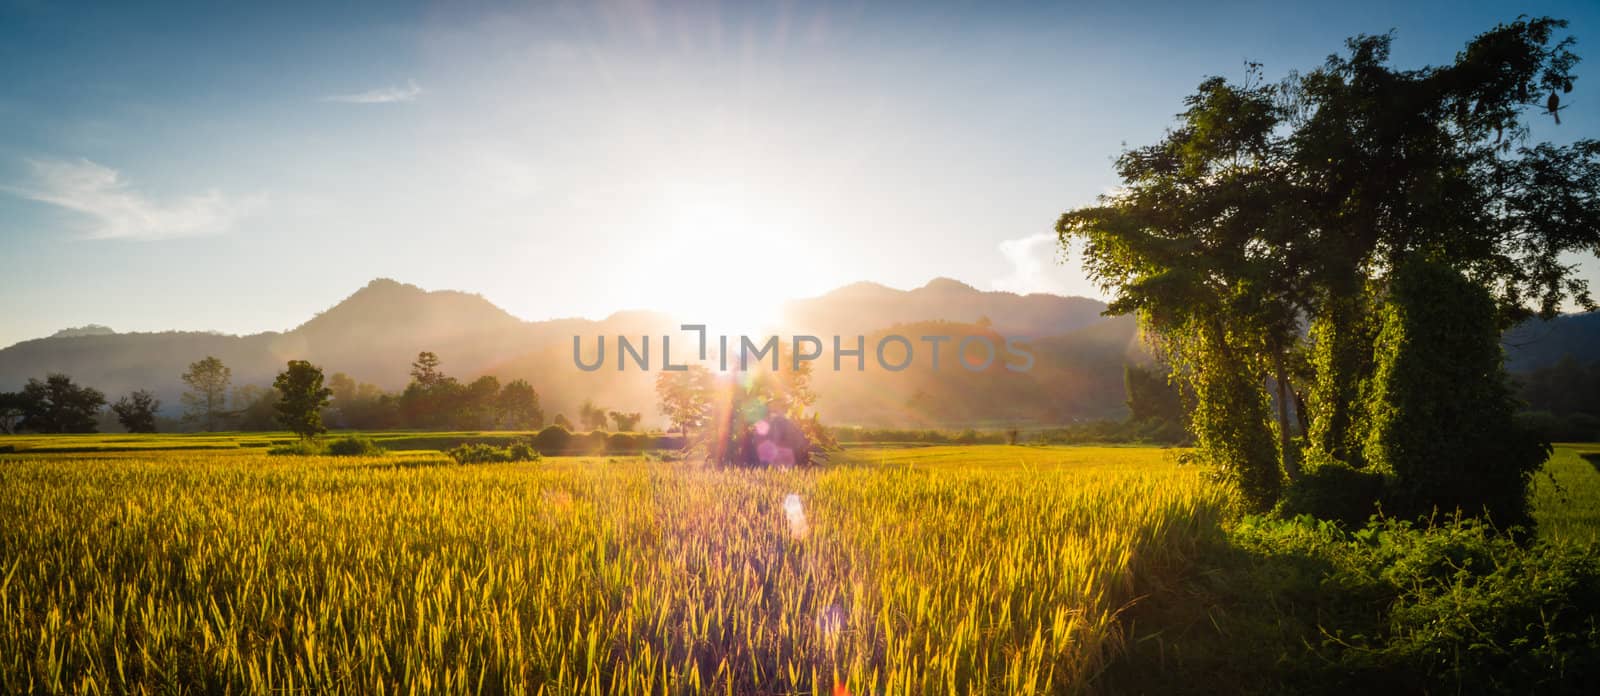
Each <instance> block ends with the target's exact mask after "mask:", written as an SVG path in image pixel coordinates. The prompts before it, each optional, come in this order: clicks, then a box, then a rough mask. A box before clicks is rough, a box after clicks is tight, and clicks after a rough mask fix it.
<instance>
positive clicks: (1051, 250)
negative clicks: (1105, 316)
mask: <svg viewBox="0 0 1600 696" xmlns="http://www.w3.org/2000/svg"><path fill="white" fill-rule="evenodd" d="M1000 255H1001V256H1004V257H1005V259H1006V261H1007V262H1008V263H1010V264H1011V272H1010V273H1008V274H1006V275H1005V276H1004V277H1001V278H996V279H994V281H993V282H992V283H990V284H991V285H992V286H993V287H994V289H996V290H1004V291H1006V292H1014V293H1018V294H1023V295H1026V294H1028V293H1034V292H1044V293H1050V294H1053V295H1067V296H1073V295H1077V296H1081V297H1100V296H1102V295H1103V293H1101V292H1100V290H1099V288H1096V287H1095V286H1094V284H1093V283H1091V282H1089V280H1088V279H1087V278H1085V277H1084V275H1083V273H1082V272H1080V271H1079V270H1078V269H1077V268H1076V267H1074V266H1072V265H1067V264H1063V263H1062V262H1063V261H1065V260H1066V259H1065V258H1063V257H1064V255H1063V254H1062V253H1061V247H1060V245H1059V243H1058V242H1057V240H1056V236H1055V235H1054V234H1051V233H1049V232H1041V233H1039V234H1034V235H1029V236H1027V237H1021V238H1018V239H1007V240H1004V241H1002V242H1000Z"/></svg>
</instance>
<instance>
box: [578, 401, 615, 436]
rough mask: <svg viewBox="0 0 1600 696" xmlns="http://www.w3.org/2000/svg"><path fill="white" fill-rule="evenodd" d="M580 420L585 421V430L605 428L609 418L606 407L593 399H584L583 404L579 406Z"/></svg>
mask: <svg viewBox="0 0 1600 696" xmlns="http://www.w3.org/2000/svg"><path fill="white" fill-rule="evenodd" d="M578 420H580V421H583V427H584V429H585V430H605V429H606V421H607V420H609V418H607V415H606V409H605V408H603V407H600V406H596V405H594V402H593V401H590V400H588V399H584V401H583V405H582V406H579V407H578Z"/></svg>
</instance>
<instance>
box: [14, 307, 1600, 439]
mask: <svg viewBox="0 0 1600 696" xmlns="http://www.w3.org/2000/svg"><path fill="white" fill-rule="evenodd" d="M1104 309H1105V305H1104V304H1102V303H1100V302H1097V301H1095V300H1090V299H1085V298H1078V297H1059V296H1055V295H1042V294H1033V295H1017V294H1013V293H1006V292H985V291H980V290H977V289H975V288H973V287H971V286H968V285H966V284H963V283H960V282H957V281H954V280H949V279H945V278H940V279H936V280H934V281H933V282H930V283H928V284H927V285H925V286H923V287H920V288H916V289H914V290H895V289H892V288H888V287H884V286H882V285H877V284H873V283H856V284H854V285H849V286H845V287H842V288H839V289H838V290H835V291H833V292H830V293H827V294H824V295H821V296H819V297H814V298H809V299H801V300H794V301H791V302H788V303H786V305H785V307H784V315H785V319H786V322H785V324H786V326H784V327H783V328H782V329H781V331H782V332H783V335H784V336H785V337H787V336H792V335H794V334H812V335H817V336H821V337H824V340H825V341H829V342H830V344H831V337H832V336H834V335H839V336H844V337H850V336H855V335H858V334H859V335H863V336H866V337H867V339H866V345H867V350H868V355H867V362H868V364H867V369H866V370H863V371H861V372H856V371H854V370H853V369H846V370H845V371H842V372H833V371H832V360H831V345H830V346H829V349H830V350H829V351H828V352H827V353H825V355H824V358H823V359H822V360H820V361H819V362H817V363H815V368H816V369H815V373H816V377H815V379H814V383H815V387H816V390H817V392H818V394H819V396H820V401H819V403H818V407H819V409H820V411H821V412H822V414H823V417H824V419H825V420H828V421H830V422H833V423H838V424H859V425H878V426H908V427H921V426H927V427H954V426H961V425H964V424H990V425H998V424H1006V423H1017V424H1026V423H1044V424H1054V423H1064V422H1070V421H1073V420H1079V419H1085V418H1101V417H1118V416H1120V415H1121V414H1122V413H1123V409H1124V407H1123V403H1122V402H1123V399H1124V396H1123V389H1122V366H1123V364H1125V363H1128V362H1139V361H1145V360H1149V355H1148V353H1147V352H1146V350H1145V349H1144V348H1143V347H1142V345H1141V343H1140V342H1139V341H1138V340H1137V330H1136V326H1135V323H1134V321H1133V320H1132V318H1130V317H1113V318H1106V317H1103V316H1101V315H1100V312H1102V311H1103V310H1104ZM677 324H678V322H677V321H675V320H673V319H672V318H670V317H668V316H666V315H663V314H657V313H652V312H619V313H617V314H614V315H612V316H610V317H607V318H606V319H603V320H598V321H595V320H588V319H556V320H550V321H532V322H530V321H523V320H521V319H519V318H517V317H515V316H512V315H511V314H509V313H507V312H505V311H504V310H502V309H500V308H499V307H496V306H495V305H494V304H493V303H491V302H489V301H488V300H486V299H484V298H483V297H480V296H478V295H473V294H468V293H462V292H454V291H432V292H430V291H426V290H423V289H421V288H418V287H416V286H414V285H408V284H405V283H400V282H396V281H394V280H388V279H379V280H374V281H372V282H371V283H369V284H368V285H367V286H366V287H363V288H361V289H360V290H357V291H356V292H355V293H353V294H351V295H350V296H349V297H347V298H345V299H344V300H343V301H341V302H339V303H337V304H335V305H334V306H333V307H331V308H329V309H328V310H327V311H325V312H322V313H320V314H318V315H317V316H315V317H313V318H311V319H310V320H308V321H306V322H305V323H304V324H301V325H300V326H297V327H295V328H294V329H292V330H290V331H286V332H283V333H277V332H268V333H260V334H252V335H248V336H231V335H225V334H217V333H206V332H177V331H173V332H162V333H116V332H114V331H112V330H111V329H109V328H107V327H103V326H95V325H91V326H86V327H81V328H76V329H67V330H63V331H61V332H58V333H57V334H55V335H53V336H51V337H49V338H41V339H35V340H31V341H23V342H21V343H18V344H16V345H13V346H11V347H9V348H5V349H3V350H0V390H12V389H16V388H18V387H20V386H21V385H22V384H23V383H24V382H25V381H26V380H27V379H28V378H29V377H40V376H43V375H45V374H46V373H49V372H63V373H66V374H68V375H71V376H72V377H73V378H74V379H76V380H77V381H78V382H79V383H81V384H85V385H89V386H93V387H95V388H97V389H100V390H102V391H104V392H106V394H107V395H108V396H110V397H111V398H112V399H115V398H116V397H117V396H119V395H121V394H125V393H127V392H129V391H132V390H134V389H151V390H153V391H155V392H156V393H157V395H158V396H159V397H160V398H161V399H162V400H163V401H164V402H165V403H166V405H167V406H166V412H167V413H175V411H176V407H177V404H178V396H179V394H180V393H181V390H182V382H181V380H180V378H179V377H180V375H182V374H183V372H184V371H185V370H186V369H187V368H188V365H189V363H191V362H194V361H196V360H199V359H200V358H203V357H205V356H207V355H215V356H217V357H218V358H221V359H222V361H223V362H224V363H226V364H227V365H228V366H229V367H230V368H232V370H233V381H234V384H235V385H246V384H256V385H266V384H269V383H270V382H271V380H272V378H273V376H274V375H275V374H277V372H278V371H279V370H281V369H283V365H284V363H285V362H286V361H288V360H291V359H306V360H310V361H312V362H314V363H317V364H318V365H321V366H322V367H323V368H324V369H325V370H326V371H327V372H328V373H329V374H332V373H334V372H345V373H348V374H350V375H351V376H352V377H355V378H356V379H357V380H359V381H362V382H369V383H372V384H376V385H378V386H380V387H383V388H384V389H388V390H391V391H395V390H399V389H401V388H402V387H404V386H405V384H406V382H407V380H408V379H409V375H408V372H409V369H410V365H411V361H412V360H413V359H414V358H415V357H416V354H417V353H418V352H419V351H423V350H429V351H433V352H434V353H437V354H438V355H439V356H440V357H441V358H442V360H443V361H444V362H443V369H444V371H445V372H446V373H447V374H450V375H453V376H456V377H459V378H461V379H464V380H470V379H473V378H475V377H477V376H479V375H483V374H492V375H495V376H497V377H499V378H501V379H502V380H511V379H517V378H523V379H527V380H528V381H529V382H531V383H532V384H533V385H534V387H535V388H536V389H538V390H539V393H540V395H541V399H542V401H543V404H544V407H545V411H546V413H547V414H549V415H550V416H552V417H553V416H554V414H556V413H564V414H567V415H568V416H569V417H571V416H572V415H573V414H574V413H575V412H576V410H577V406H578V404H579V403H581V402H582V401H584V400H585V399H592V400H594V401H595V402H596V403H597V404H600V405H602V406H605V407H607V408H611V409H616V410H622V411H639V412H641V413H644V414H645V415H646V419H647V420H646V422H647V423H652V422H659V421H658V420H657V419H658V414H657V413H656V408H655V394H654V380H655V374H654V373H651V372H642V371H639V370H636V369H632V368H631V367H630V369H628V370H623V371H619V370H617V369H616V367H615V365H616V358H615V351H616V344H615V340H616V336H618V335H622V336H629V337H631V338H633V339H637V338H638V337H641V336H647V335H648V336H651V337H652V339H651V340H652V345H653V348H654V350H655V351H656V352H654V353H653V354H652V360H653V361H656V364H657V365H659V360H660V352H659V351H660V337H661V336H662V335H664V334H667V333H671V334H672V335H674V336H675V338H674V339H673V341H674V343H673V348H674V350H673V352H674V361H675V362H677V361H679V360H681V359H683V358H684V357H688V356H689V355H690V353H691V351H692V347H693V346H694V343H693V341H692V340H691V338H690V337H689V336H683V335H680V334H678V333H677ZM888 333H896V334H900V335H904V336H907V337H908V338H910V339H911V340H912V341H913V343H914V345H915V348H916V351H915V352H914V355H915V357H916V359H915V360H914V361H913V363H912V364H911V365H910V367H909V368H908V369H906V370H904V371H899V372H896V371H888V370H884V369H881V368H880V367H878V366H877V365H876V364H875V362H876V360H875V357H874V355H873V353H874V350H873V347H874V346H875V345H876V344H877V341H878V339H879V338H881V337H882V336H884V335H886V334H888ZM602 335H603V336H606V337H607V341H608V348H609V352H608V355H607V358H608V359H607V363H606V366H605V367H604V368H603V369H601V370H598V371H594V372H584V371H581V370H578V369H577V368H576V367H575V366H574V365H573V362H572V340H573V336H582V338H583V345H584V350H585V353H586V354H590V352H591V351H592V350H593V348H594V345H595V342H596V340H597V337H598V336H602ZM924 335H950V336H957V337H959V336H967V335H971V336H978V335H982V336H988V337H990V339H991V340H992V341H994V343H995V344H996V345H997V346H1003V344H1004V339H1005V338H1006V337H1026V338H1027V345H1028V346H1029V349H1030V350H1031V352H1032V353H1033V355H1034V357H1035V365H1034V367H1033V369H1032V370H1029V371H1027V372H1014V371H1011V370H1007V369H1005V368H1004V356H1003V355H1001V356H1000V358H1001V359H999V360H997V361H996V363H995V364H994V365H991V366H990V367H989V368H988V369H986V370H982V371H969V370H966V369H964V368H962V367H960V366H959V364H958V363H957V362H956V357H955V353H954V351H955V345H954V343H953V342H952V343H946V344H943V348H942V349H941V351H940V359H941V369H940V370H938V371H937V372H935V371H934V370H933V369H932V365H931V360H932V356H931V353H930V352H929V351H928V350H927V349H926V348H927V346H926V345H925V344H922V343H920V342H919V337H920V336H924ZM714 340H715V339H714V338H713V341H714ZM846 343H847V344H848V343H852V341H849V340H848V339H847V340H846ZM1506 345H1507V356H1508V365H1509V366H1510V367H1511V369H1512V370H1514V371H1518V372H1525V371H1528V370H1531V369H1536V368H1538V367H1542V366H1546V365H1550V364H1553V363H1554V362H1556V361H1558V360H1560V359H1561V358H1562V357H1563V356H1565V355H1568V354H1572V355H1575V356H1577V357H1579V358H1584V357H1590V358H1592V357H1594V356H1600V314H1596V313H1589V314H1579V315H1570V316H1564V317H1561V318H1558V319H1556V320H1553V321H1550V322H1529V323H1527V324H1524V325H1523V326H1520V327H1518V328H1516V329H1514V330H1512V331H1510V332H1508V333H1507V334H1506ZM894 357H898V353H895V356H894Z"/></svg>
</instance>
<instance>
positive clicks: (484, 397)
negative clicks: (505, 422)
mask: <svg viewBox="0 0 1600 696" xmlns="http://www.w3.org/2000/svg"><path fill="white" fill-rule="evenodd" d="M499 409H500V380H499V379H496V378H495V377H493V376H492V375H484V376H482V377H479V378H477V379H475V380H473V381H472V383H471V384H468V385H467V386H466V389H465V390H463V392H462V394H461V405H460V406H458V407H457V410H456V413H455V417H454V418H453V420H455V421H456V425H457V427H460V428H462V429H466V430H488V429H491V428H494V427H495V424H496V422H497V421H498V420H499V413H498V411H499Z"/></svg>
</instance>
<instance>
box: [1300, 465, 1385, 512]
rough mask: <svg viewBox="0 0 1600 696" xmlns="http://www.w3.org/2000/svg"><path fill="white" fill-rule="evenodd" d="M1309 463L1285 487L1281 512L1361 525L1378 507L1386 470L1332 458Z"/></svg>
mask: <svg viewBox="0 0 1600 696" xmlns="http://www.w3.org/2000/svg"><path fill="white" fill-rule="evenodd" d="M1307 464H1308V467H1307V470H1306V472H1305V474H1304V475H1302V476H1301V477H1300V479H1299V480H1297V481H1295V482H1293V483H1291V484H1289V487H1288V489H1287V490H1285V491H1284V496H1283V501H1282V503H1281V504H1280V506H1279V511H1280V513H1281V514H1283V515H1285V516H1288V517H1293V516H1296V515H1311V516H1313V517H1317V518H1320V519H1324V520H1335V521H1339V522H1343V523H1344V524H1345V525H1346V526H1347V527H1351V528H1360V527H1362V526H1365V525H1366V523H1367V520H1368V518H1370V517H1371V516H1372V514H1373V513H1375V512H1377V511H1378V502H1379V501H1380V499H1381V497H1382V495H1383V484H1384V478H1383V474H1380V473H1378V472H1375V471H1362V470H1360V469H1355V468H1352V467H1351V466H1350V465H1348V464H1345V463H1344V462H1339V461H1332V460H1329V461H1326V462H1322V463H1319V464H1313V463H1312V462H1307Z"/></svg>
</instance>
